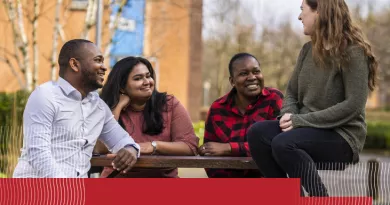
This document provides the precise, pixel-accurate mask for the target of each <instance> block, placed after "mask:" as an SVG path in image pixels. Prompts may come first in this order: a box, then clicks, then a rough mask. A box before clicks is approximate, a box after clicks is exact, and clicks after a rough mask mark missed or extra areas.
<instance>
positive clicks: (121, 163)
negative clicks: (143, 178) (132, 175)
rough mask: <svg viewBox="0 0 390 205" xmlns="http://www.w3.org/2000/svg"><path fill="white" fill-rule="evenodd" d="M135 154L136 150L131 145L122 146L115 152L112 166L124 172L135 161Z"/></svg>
mask: <svg viewBox="0 0 390 205" xmlns="http://www.w3.org/2000/svg"><path fill="white" fill-rule="evenodd" d="M137 154H138V152H137V150H136V149H135V148H134V147H132V146H129V147H126V148H122V149H121V150H119V151H118V153H117V154H116V156H115V158H114V160H113V162H112V167H113V168H114V169H116V170H118V171H123V173H124V174H126V172H128V171H129V170H130V169H131V168H132V167H133V166H134V164H135V163H136V162H137V156H138V155H137Z"/></svg>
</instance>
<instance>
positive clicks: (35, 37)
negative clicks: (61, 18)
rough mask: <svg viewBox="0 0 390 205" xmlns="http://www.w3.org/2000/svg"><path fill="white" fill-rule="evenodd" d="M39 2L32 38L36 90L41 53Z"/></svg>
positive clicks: (35, 2) (36, 8) (36, 6)
mask: <svg viewBox="0 0 390 205" xmlns="http://www.w3.org/2000/svg"><path fill="white" fill-rule="evenodd" d="M38 1H39V0H34V18H33V21H32V27H33V30H32V36H33V39H32V40H33V42H32V46H33V58H34V63H33V82H32V86H33V87H32V89H34V88H35V87H36V86H37V84H38V71H39V53H38V52H39V51H38V43H37V41H38V34H37V32H38V16H39V2H38Z"/></svg>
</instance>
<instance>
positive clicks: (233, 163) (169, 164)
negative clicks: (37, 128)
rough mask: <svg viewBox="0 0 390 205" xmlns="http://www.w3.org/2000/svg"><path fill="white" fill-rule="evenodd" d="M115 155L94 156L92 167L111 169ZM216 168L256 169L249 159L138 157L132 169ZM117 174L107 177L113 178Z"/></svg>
mask: <svg viewBox="0 0 390 205" xmlns="http://www.w3.org/2000/svg"><path fill="white" fill-rule="evenodd" d="M114 157H115V154H107V155H95V156H94V157H92V159H91V166H92V167H111V166H112V165H111V163H112V160H113V159H114ZM173 167H177V168H218V169H258V168H257V166H256V164H255V162H254V161H253V159H252V158H251V157H211V156H140V158H138V160H137V163H136V164H135V165H134V167H133V168H149V169H161V168H173ZM116 174H118V172H115V173H113V174H112V175H110V176H109V177H110V178H111V177H114V176H115V175H116Z"/></svg>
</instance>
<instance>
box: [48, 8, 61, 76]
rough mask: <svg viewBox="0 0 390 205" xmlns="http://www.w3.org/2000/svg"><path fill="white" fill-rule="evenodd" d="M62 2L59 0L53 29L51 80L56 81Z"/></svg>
mask: <svg viewBox="0 0 390 205" xmlns="http://www.w3.org/2000/svg"><path fill="white" fill-rule="evenodd" d="M61 4H62V0H57V3H56V11H55V17H54V28H53V50H52V53H51V63H50V65H51V69H50V71H51V80H52V81H55V80H56V76H57V67H56V65H57V63H56V61H57V47H58V34H59V33H60V9H61Z"/></svg>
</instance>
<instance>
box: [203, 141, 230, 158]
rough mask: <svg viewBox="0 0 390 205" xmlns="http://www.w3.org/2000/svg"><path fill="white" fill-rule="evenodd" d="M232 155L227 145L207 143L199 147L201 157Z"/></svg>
mask: <svg viewBox="0 0 390 205" xmlns="http://www.w3.org/2000/svg"><path fill="white" fill-rule="evenodd" d="M231 153H232V148H231V147H230V144H229V143H218V142H207V143H205V144H203V145H202V146H200V147H199V154H200V155H202V156H227V155H230V154H231Z"/></svg>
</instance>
